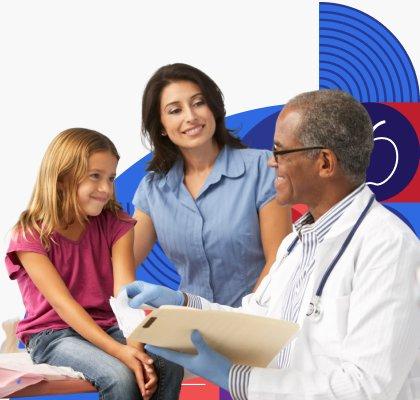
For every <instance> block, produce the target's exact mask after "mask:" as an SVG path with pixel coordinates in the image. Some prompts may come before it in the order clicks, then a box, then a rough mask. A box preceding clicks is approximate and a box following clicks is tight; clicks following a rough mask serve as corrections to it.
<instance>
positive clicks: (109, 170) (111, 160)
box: [77, 151, 118, 217]
mask: <svg viewBox="0 0 420 400" xmlns="http://www.w3.org/2000/svg"><path fill="white" fill-rule="evenodd" d="M117 163H118V160H117V159H116V158H115V156H114V155H112V154H111V153H110V152H109V151H99V152H97V153H94V154H92V155H91V156H90V157H89V161H88V170H87V173H86V177H85V178H84V179H83V181H82V182H81V183H80V185H79V187H78V189H77V198H78V200H79V205H80V207H81V208H82V210H83V211H84V213H85V214H86V215H87V216H91V217H93V216H96V215H99V214H100V213H101V211H102V209H103V208H104V206H105V204H106V203H107V202H108V200H109V199H110V198H111V196H112V194H113V192H114V179H115V175H116V170H117Z"/></svg>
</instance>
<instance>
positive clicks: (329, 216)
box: [294, 183, 366, 242]
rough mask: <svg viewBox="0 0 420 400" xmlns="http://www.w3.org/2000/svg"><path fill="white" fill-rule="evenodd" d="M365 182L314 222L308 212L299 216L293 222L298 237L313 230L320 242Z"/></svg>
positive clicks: (363, 186) (361, 189) (360, 190)
mask: <svg viewBox="0 0 420 400" xmlns="http://www.w3.org/2000/svg"><path fill="white" fill-rule="evenodd" d="M365 186H366V184H365V183H363V184H362V185H360V186H359V187H357V188H356V189H355V190H353V192H351V193H350V194H349V195H347V196H346V197H345V198H344V199H342V200H340V201H339V202H338V203H336V204H334V206H332V207H331V208H330V209H329V210H328V211H327V212H326V213H325V214H323V215H322V216H321V217H320V218H319V219H318V221H316V222H314V217H313V216H312V214H311V213H310V212H307V213H306V214H304V215H303V216H302V217H300V218H299V219H298V220H297V221H296V222H295V224H294V228H295V230H296V232H297V233H298V235H299V237H301V236H302V234H305V233H308V232H314V233H315V235H316V237H317V239H318V242H322V240H323V239H324V237H325V235H326V234H327V233H328V232H329V231H330V229H331V227H332V226H333V224H334V223H335V222H336V221H337V220H338V219H339V218H340V217H341V215H342V214H343V213H344V211H345V210H346V209H347V208H348V206H349V205H350V204H351V203H352V202H353V200H354V198H355V197H356V196H357V195H358V194H359V193H361V192H362V191H363V189H364V188H365Z"/></svg>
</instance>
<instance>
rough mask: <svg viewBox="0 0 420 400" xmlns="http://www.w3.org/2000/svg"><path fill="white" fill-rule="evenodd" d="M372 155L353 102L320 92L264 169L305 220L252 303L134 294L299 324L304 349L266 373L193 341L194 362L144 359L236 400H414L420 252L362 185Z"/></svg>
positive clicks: (290, 117)
mask: <svg viewBox="0 0 420 400" xmlns="http://www.w3.org/2000/svg"><path fill="white" fill-rule="evenodd" d="M372 148H373V133H372V124H371V121H370V118H369V115H368V114H367V112H366V110H365V109H364V107H363V106H362V105H361V104H360V103H359V102H357V101H356V100H355V99H353V98H352V97H351V96H350V95H348V94H346V93H343V92H340V91H330V90H320V91H314V92H309V93H303V94H301V95H299V96H297V97H295V98H293V99H292V100H291V101H290V102H289V103H288V104H287V105H286V106H285V107H284V109H283V111H282V112H281V113H280V115H279V117H278V120H277V123H276V130H275V135H274V148H273V157H272V158H271V160H270V161H269V166H270V167H272V168H274V169H275V170H276V172H277V178H276V180H275V183H274V184H275V187H276V191H277V201H278V202H279V203H280V204H282V205H292V204H295V203H304V204H307V205H308V207H309V212H308V213H307V214H306V215H304V216H302V217H301V218H300V219H299V220H298V221H297V222H296V224H295V226H294V232H293V233H291V234H290V235H289V236H288V237H286V238H285V239H284V240H283V242H282V244H281V246H280V248H279V250H278V253H277V259H276V262H275V263H274V264H273V266H272V268H271V270H270V273H269V274H268V275H267V276H266V277H265V279H264V280H263V281H262V283H261V284H260V286H259V287H258V289H257V291H256V292H255V293H253V294H250V295H248V296H246V297H244V298H243V300H242V307H240V308H237V309H233V308H229V307H226V306H221V305H218V304H213V303H210V302H208V301H206V300H205V299H202V298H200V297H198V296H194V295H191V294H184V293H182V292H179V291H178V292H177V291H172V290H170V289H167V288H164V287H161V286H156V285H150V284H146V283H144V282H134V283H132V284H131V285H129V286H128V288H127V291H128V295H129V297H131V304H130V305H131V306H133V307H138V306H140V304H142V303H148V304H151V305H153V306H160V305H162V304H178V305H181V304H184V305H188V306H190V307H196V308H202V309H224V310H231V311H239V312H245V313H251V314H257V315H263V316H268V317H274V318H283V319H287V320H290V321H295V322H297V323H298V324H299V325H300V327H301V329H300V331H299V333H298V335H297V337H296V338H295V339H294V340H293V341H292V342H291V343H290V344H289V345H288V346H287V347H286V348H284V349H283V350H282V351H281V352H280V353H279V354H278V356H277V357H276V358H275V359H274V360H273V361H272V362H271V364H270V365H269V366H268V367H267V368H255V367H249V366H246V365H234V364H232V363H231V362H230V361H229V360H228V359H227V358H225V357H224V356H222V355H220V354H218V353H216V352H215V351H214V350H213V349H211V348H210V347H209V346H208V345H207V344H206V342H205V339H203V338H202V337H201V335H200V333H199V332H198V331H194V332H193V334H192V340H193V342H194V344H195V345H196V347H197V351H198V354H197V355H188V354H184V353H178V352H174V351H170V350H167V349H162V348H157V347H154V346H147V347H148V348H149V350H150V351H152V352H154V353H156V354H158V355H161V356H163V357H165V358H167V359H169V360H171V361H174V362H177V363H179V364H181V365H183V366H184V367H186V368H187V369H189V370H190V371H192V372H193V373H196V374H198V375H201V376H203V377H204V378H207V379H209V380H211V381H213V382H215V383H216V384H218V385H220V386H221V387H224V388H225V389H228V390H229V391H230V393H231V395H232V397H233V398H234V399H241V400H242V399H249V400H251V399H261V400H262V399H264V400H268V399H290V400H296V399H314V400H315V399H317V400H318V399H355V400H356V399H357V400H359V399H398V400H402V399H411V398H412V392H411V390H412V389H411V388H410V383H409V379H408V375H409V371H410V369H411V367H412V365H413V363H414V359H415V356H416V351H417V348H418V346H419V342H420V335H419V332H420V315H419V314H420V313H419V312H418V309H416V301H415V292H414V287H413V284H412V283H413V278H414V273H415V268H416V266H418V265H419V262H420V250H419V243H418V240H417V238H416V237H415V235H414V234H413V233H412V232H411V231H410V229H408V227H407V226H406V225H405V224H404V223H403V222H402V221H401V220H400V219H399V218H397V217H396V216H394V215H393V214H392V213H391V212H389V211H388V210H387V209H386V208H384V207H383V206H382V205H381V204H379V203H378V202H377V201H376V200H375V199H374V196H373V194H372V192H371V190H370V189H369V188H368V187H367V186H366V185H365V174H366V169H367V167H368V165H369V159H370V154H371V151H372Z"/></svg>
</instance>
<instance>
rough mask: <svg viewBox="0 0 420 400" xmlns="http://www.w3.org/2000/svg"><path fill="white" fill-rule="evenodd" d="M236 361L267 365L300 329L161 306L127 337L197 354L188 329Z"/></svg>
mask: <svg viewBox="0 0 420 400" xmlns="http://www.w3.org/2000/svg"><path fill="white" fill-rule="evenodd" d="M194 329H198V330H199V331H200V333H201V334H202V335H203V338H204V339H205V341H206V342H207V344H208V345H209V346H210V347H212V348H213V349H214V350H216V351H217V352H219V353H221V354H223V355H224V356H226V357H227V358H228V359H229V360H230V361H232V362H233V363H235V364H243V365H250V366H253V367H266V366H267V365H268V364H269V363H270V362H271V360H272V359H273V358H274V357H275V356H276V355H277V354H278V353H279V351H280V350H281V349H282V348H283V347H284V346H285V345H286V344H287V343H288V342H289V341H290V340H291V339H292V337H293V336H294V335H295V334H296V332H297V331H298V329H299V326H298V325H297V324H295V323H292V322H288V321H284V320H280V319H274V318H267V317H261V316H255V315H250V314H243V313H240V312H231V311H222V310H198V309H195V308H190V307H182V306H169V305H168V306H162V307H160V308H158V309H155V310H153V311H152V312H151V313H150V314H149V315H148V316H147V317H146V318H145V319H144V320H143V321H142V322H141V323H140V324H139V325H138V326H137V328H135V329H134V331H133V332H132V333H131V335H130V336H129V338H128V339H130V340H135V341H138V342H141V343H147V344H152V345H154V346H159V347H164V348H168V349H171V350H176V351H181V352H184V353H190V354H196V350H195V347H194V345H193V344H192V342H191V332H192V331H193V330H194Z"/></svg>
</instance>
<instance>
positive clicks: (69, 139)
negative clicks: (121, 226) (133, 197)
mask: <svg viewBox="0 0 420 400" xmlns="http://www.w3.org/2000/svg"><path fill="white" fill-rule="evenodd" d="M100 151H109V152H110V153H111V154H112V155H113V156H115V157H116V159H117V160H119V158H120V156H119V154H118V152H117V149H116V148H115V145H114V144H113V143H112V142H111V140H110V139H109V138H107V137H106V136H105V135H103V134H101V133H99V132H96V131H92V130H90V129H84V128H72V129H67V130H65V131H63V132H61V133H59V134H58V135H57V136H56V137H55V138H54V139H53V141H52V142H51V144H50V145H49V146H48V148H47V151H46V152H45V155H44V157H43V159H42V163H41V166H40V168H39V172H38V176H37V179H36V182H35V186H34V189H33V192H32V196H31V200H30V201H29V205H28V208H27V209H26V210H25V211H23V213H22V214H21V215H20V217H19V220H18V222H17V223H16V225H15V227H14V229H15V230H17V231H22V233H23V235H24V236H26V234H27V233H31V234H32V235H33V234H34V231H35V232H37V233H38V234H39V236H40V239H41V242H42V244H43V245H44V246H45V248H47V249H48V248H49V247H50V235H51V233H52V232H53V230H54V229H57V228H58V227H63V226H64V227H66V226H68V225H70V224H72V223H73V222H75V221H77V222H79V223H80V224H82V226H83V225H85V224H86V222H87V220H88V219H87V217H86V216H85V215H84V214H83V212H82V209H81V208H80V205H79V202H78V199H77V189H78V186H79V185H80V183H81V182H82V181H83V179H84V178H85V177H86V173H87V171H88V162H89V157H90V156H91V155H92V154H93V153H96V152H100ZM104 209H105V210H110V211H112V212H114V213H115V214H118V211H119V210H121V206H120V205H119V204H118V202H117V201H116V199H115V191H114V193H113V195H112V197H111V198H110V199H109V201H108V202H107V203H106V205H105V207H104Z"/></svg>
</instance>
